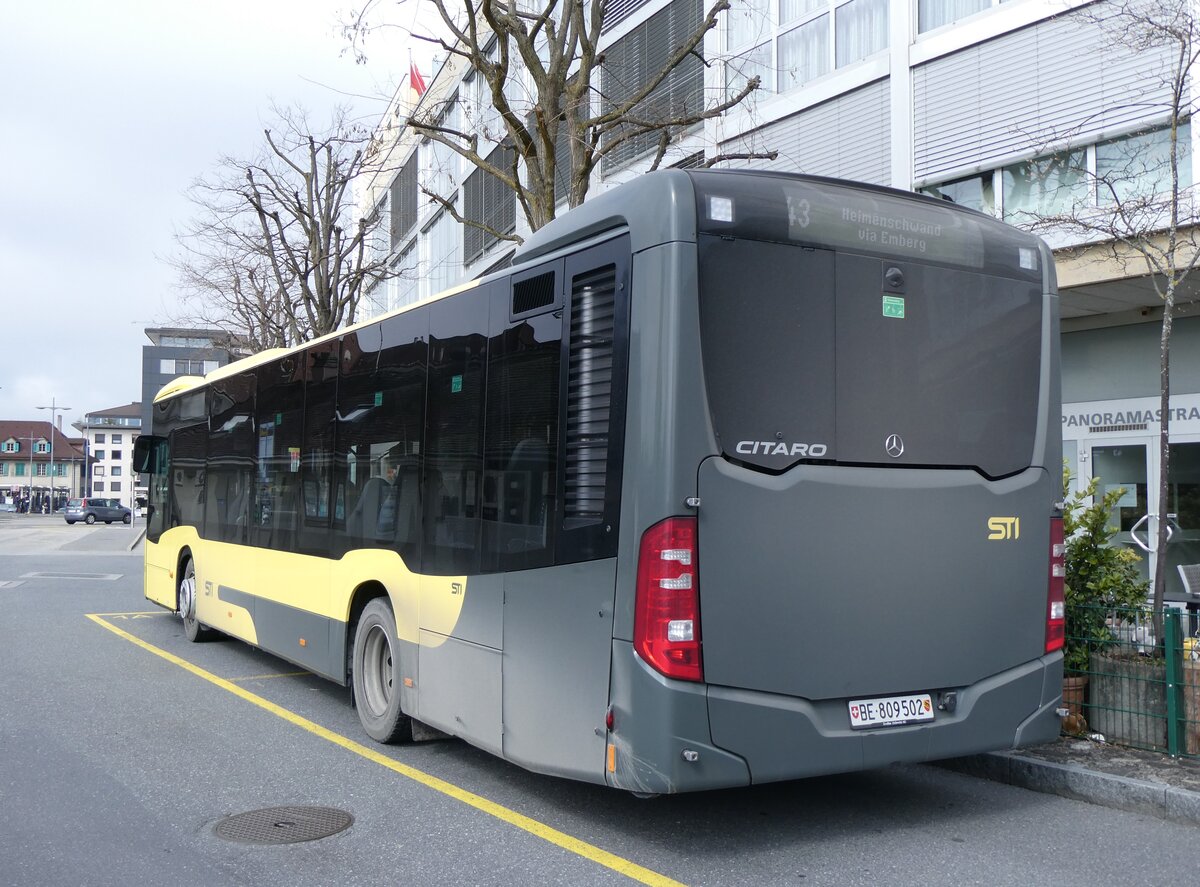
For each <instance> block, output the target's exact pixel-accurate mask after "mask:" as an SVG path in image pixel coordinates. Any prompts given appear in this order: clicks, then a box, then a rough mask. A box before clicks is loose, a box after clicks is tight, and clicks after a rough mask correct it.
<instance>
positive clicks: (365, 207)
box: [360, 0, 1200, 591]
mask: <svg viewBox="0 0 1200 887" xmlns="http://www.w3.org/2000/svg"><path fill="white" fill-rule="evenodd" d="M1181 3H1182V4H1183V7H1181V8H1186V9H1187V10H1188V11H1190V13H1191V14H1192V15H1193V16H1197V17H1200V5H1198V4H1197V2H1196V0H1181ZM706 8H707V7H706V6H705V5H704V4H702V3H701V2H700V0H648V2H639V0H617V2H612V3H610V4H609V8H608V10H607V13H606V20H605V25H604V30H603V36H602V40H601V44H600V46H601V49H602V50H603V52H604V54H605V56H606V58H607V59H608V61H607V62H606V63H605V65H604V68H603V70H602V71H601V74H600V76H599V82H598V83H597V86H598V87H599V92H600V93H601V94H603V95H605V96H610V97H611V96H619V95H621V94H623V92H624V93H626V94H627V93H628V92H629V91H630V90H632V89H635V88H637V87H638V86H640V85H641V83H642V82H645V80H644V78H647V77H649V76H651V75H652V74H653V73H654V72H655V71H657V70H658V69H659V68H660V67H661V65H662V63H663V62H664V61H665V60H666V58H667V56H668V54H669V53H670V51H671V50H672V48H673V44H674V42H676V41H677V39H678V37H679V35H682V34H685V33H688V31H689V30H691V29H692V28H694V27H695V26H696V25H698V24H699V22H700V21H701V19H702V16H703V15H704V13H705V11H706ZM1115 8H1116V5H1115V4H1112V3H1109V2H1107V0H1101V2H1092V0H1061V2H1048V0H733V5H732V8H731V9H730V10H729V12H728V13H727V14H726V15H725V16H724V22H723V23H722V25H721V26H720V27H719V28H717V29H715V30H713V31H711V32H709V34H708V35H707V37H706V39H705V43H704V56H705V63H700V62H699V60H697V62H696V63H695V64H692V63H689V64H687V65H683V66H681V67H680V68H678V69H676V72H675V73H673V74H672V75H671V76H670V77H669V78H668V80H667V81H666V83H665V85H664V87H663V89H664V90H669V91H670V92H671V94H672V95H673V96H680V97H682V99H681V100H682V101H683V102H684V103H685V104H689V103H690V105H691V106H695V105H696V104H697V103H700V102H709V103H711V102H713V101H716V100H719V99H720V98H722V97H725V96H729V95H732V94H735V93H736V91H737V90H738V89H740V88H741V86H742V85H743V84H744V83H745V82H746V81H747V80H748V79H749V78H750V77H754V76H758V77H760V78H761V83H762V87H761V88H760V89H759V90H758V91H756V92H755V93H753V94H752V95H751V97H750V99H749V100H748V101H746V102H744V103H743V104H742V105H740V106H738V107H737V108H735V109H734V110H732V111H730V112H728V113H727V114H725V115H724V116H723V117H720V118H716V119H712V120H708V121H706V122H704V123H702V124H699V125H697V126H695V127H693V128H692V129H691V130H690V131H689V132H688V133H687V134H685V135H684V136H683V137H682V138H680V139H679V140H677V141H676V142H674V143H673V144H672V145H671V146H670V147H669V149H668V150H667V152H666V154H665V156H664V158H663V162H662V164H661V165H662V166H670V165H676V166H686V165H699V164H703V163H705V162H707V161H708V160H710V159H712V158H714V157H717V156H722V155H730V154H736V155H765V154H767V153H768V152H772V153H773V154H774V159H770V160H768V159H765V158H763V157H761V156H759V157H752V158H751V159H745V160H742V161H739V165H741V166H744V167H750V168H761V169H770V170H783V171H793V172H802V173H808V174H813V175H822V176H832V177H838V178H848V179H855V180H859V181H864V182H870V183H873V184H879V185H887V186H891V187H894V188H899V189H903V190H916V191H922V192H924V193H927V194H930V195H932V196H936V197H940V198H943V199H947V200H953V201H954V202H957V203H960V204H965V205H967V206H970V207H972V208H974V209H977V210H979V211H981V212H985V213H989V214H992V215H994V216H997V217H999V218H1002V219H1005V220H1006V221H1009V222H1011V223H1013V224H1017V225H1025V226H1029V225H1031V224H1034V223H1035V222H1036V221H1037V220H1038V219H1044V218H1045V217H1047V216H1053V215H1056V214H1059V213H1069V212H1077V213H1080V214H1082V215H1084V216H1087V215H1088V214H1093V215H1094V214H1098V213H1103V212H1105V211H1106V210H1107V209H1109V208H1110V207H1111V206H1112V205H1113V203H1114V202H1115V201H1116V200H1118V199H1121V198H1122V197H1128V196H1130V195H1131V194H1132V195H1136V194H1137V193H1140V192H1139V191H1138V190H1137V189H1142V190H1145V191H1148V192H1154V191H1156V190H1161V189H1163V188H1166V187H1168V183H1169V178H1167V176H1166V175H1165V169H1166V167H1165V163H1164V158H1165V156H1166V155H1165V148H1166V145H1167V140H1168V138H1169V134H1170V129H1169V124H1170V123H1171V120H1172V115H1171V114H1170V113H1169V110H1168V106H1169V100H1170V83H1169V79H1170V78H1169V76H1168V75H1169V73H1170V69H1171V67H1172V65H1173V63H1174V59H1173V57H1172V54H1171V50H1170V48H1169V47H1166V46H1163V47H1159V48H1154V47H1146V46H1142V47H1140V48H1136V47H1135V44H1134V42H1133V41H1129V40H1125V39H1122V38H1123V37H1124V36H1125V35H1122V34H1120V33H1118V32H1115V31H1114V28H1113V27H1112V26H1111V23H1107V24H1106V22H1105V21H1104V19H1105V18H1106V17H1108V16H1111V14H1112V12H1113V10H1114V9H1115ZM481 81H482V78H481V77H477V76H473V75H472V72H471V71H470V70H468V69H466V68H464V66H463V65H462V62H461V60H459V59H457V58H454V57H451V58H450V60H449V61H447V62H446V63H445V64H444V65H442V67H441V69H440V70H439V71H438V72H437V73H436V75H435V76H434V78H433V79H432V81H431V83H430V85H429V89H428V90H427V91H426V92H425V93H424V95H423V96H421V97H420V99H419V102H418V104H417V105H416V107H415V113H418V114H431V113H432V114H436V115H437V119H438V120H439V121H441V122H442V124H443V125H444V126H445V127H446V128H448V129H457V130H465V131H471V132H474V133H476V134H478V135H479V137H480V145H479V149H478V151H479V154H480V155H482V156H488V157H491V158H493V159H497V160H498V159H500V158H501V157H502V156H503V152H504V151H505V150H507V149H506V148H505V146H504V145H503V144H502V141H501V136H502V133H503V128H502V127H501V126H500V125H499V121H498V119H495V114H494V111H493V112H491V114H490V116H489V106H490V102H489V100H488V95H487V93H486V90H485V89H483V88H482V82H481ZM513 86H514V96H515V95H517V94H519V93H520V92H521V90H522V88H524V89H528V86H529V84H528V83H525V82H523V81H522V80H521V77H520V74H518V76H517V78H516V79H515V81H514V84H513ZM1195 90H1196V84H1194V83H1191V84H1188V87H1187V90H1186V93H1187V94H1186V95H1185V105H1186V107H1187V108H1188V109H1190V108H1192V107H1193V106H1194V104H1195V98H1196V96H1195V95H1194V92H1195ZM410 113H414V107H413V105H412V100H411V99H410V97H409V93H408V92H407V91H403V90H402V91H400V92H398V93H397V95H396V97H395V98H394V99H393V102H392V105H391V107H389V109H388V111H387V113H386V114H385V117H384V118H383V120H382V121H381V122H380V124H379V126H378V128H377V130H376V137H377V142H378V146H379V147H378V151H377V156H376V159H375V162H376V166H377V172H376V174H375V175H374V178H373V179H372V180H371V181H370V182H369V184H368V185H367V186H366V187H365V188H364V189H363V190H362V193H361V197H360V202H361V206H360V208H361V210H362V212H363V214H364V216H373V217H376V218H378V219H379V220H380V221H381V225H380V227H379V234H378V235H377V236H376V238H375V242H374V249H375V250H377V251H378V252H379V254H380V255H384V256H387V257H388V259H389V260H390V262H391V266H392V268H393V269H394V270H395V272H396V274H395V276H394V277H393V278H392V279H390V280H389V281H387V282H386V283H385V284H382V285H380V286H378V287H377V288H376V289H375V290H374V291H373V292H372V293H371V294H370V295H369V302H370V306H369V309H368V310H369V311H371V310H373V311H375V312H382V311H386V310H392V309H395V308H397V307H401V306H403V305H405V304H408V303H411V302H413V301H416V300H419V299H422V298H425V297H428V296H430V295H432V294H433V293H435V292H437V291H439V290H440V289H442V288H444V287H446V286H450V285H454V284H456V283H459V282H461V281H463V280H467V279H470V278H473V277H476V276H478V275H480V274H482V273H484V272H485V271H487V270H488V269H489V268H491V267H493V266H495V265H496V264H498V263H503V262H505V261H506V259H507V258H508V257H509V256H510V255H511V253H512V250H513V244H512V243H511V242H509V241H506V240H503V239H501V238H498V237H496V236H494V235H487V234H483V233H482V232H480V231H479V230H478V229H476V228H470V227H464V226H462V225H459V224H458V223H456V222H455V221H454V219H453V218H452V216H451V214H450V213H449V212H448V211H447V210H446V209H444V208H443V207H442V205H441V204H439V203H437V202H435V201H431V200H428V199H427V198H424V197H423V196H422V195H423V192H424V190H430V189H431V190H434V191H435V192H436V193H438V194H439V195H441V196H442V197H443V198H444V199H445V200H447V201H449V202H450V203H452V204H454V206H455V207H456V208H457V209H458V210H459V212H460V213H461V214H462V215H464V216H466V217H468V218H476V219H482V220H484V221H486V222H487V223H488V224H489V225H491V227H492V228H493V229H495V230H496V231H499V232H505V231H511V232H514V233H516V234H517V235H523V234H525V233H528V232H527V225H526V224H525V222H524V220H523V218H522V217H521V214H520V212H519V211H518V209H517V207H516V204H515V200H514V198H513V196H512V194H511V192H510V191H507V190H505V189H503V188H499V189H497V188H495V187H487V185H488V184H489V183H488V182H487V181H486V180H485V178H484V175H483V174H482V173H481V172H480V171H478V170H477V169H475V168H474V167H473V166H471V165H470V164H468V163H466V162H465V161H463V160H462V159H460V158H459V157H458V155H457V154H455V153H454V152H453V151H451V150H450V149H448V148H445V147H444V146H442V145H439V144H438V143H436V142H433V141H429V140H422V138H421V137H420V135H419V134H418V133H416V132H415V131H413V130H411V129H409V128H406V127H405V126H404V125H403V120H404V119H405V118H406V116H407V115H408V114H410ZM1187 116H1188V115H1187V114H1185V115H1183V117H1182V118H1181V120H1182V126H1181V127H1180V128H1179V130H1178V136H1179V139H1180V145H1181V152H1180V163H1179V169H1178V173H1179V185H1180V188H1181V189H1183V191H1184V193H1185V195H1190V194H1191V192H1192V190H1193V187H1194V185H1195V183H1196V179H1195V176H1196V170H1195V165H1194V164H1193V162H1192V158H1193V157H1195V156H1196V149H1197V148H1200V132H1197V130H1198V129H1200V127H1192V126H1191V125H1190V123H1189V122H1188V120H1187ZM656 147H657V140H656V138H654V137H650V138H648V139H644V140H641V141H639V140H637V139H634V140H631V141H630V142H629V143H627V144H626V145H625V146H624V147H623V148H622V149H621V150H620V151H617V152H614V153H613V154H611V155H609V156H608V157H606V159H605V160H604V162H603V163H602V164H601V165H600V167H599V169H598V171H597V173H596V175H595V176H594V177H593V179H592V182H591V190H590V192H589V195H595V194H597V193H600V192H602V191H604V190H605V189H607V188H610V187H613V186H615V185H617V184H620V183H623V182H626V181H630V180H632V179H634V178H636V177H637V176H638V175H641V174H642V173H643V172H645V171H646V169H647V168H648V167H649V165H650V163H651V159H652V158H653V156H654V153H655V149H656ZM1122 165H1124V166H1122ZM1122 168H1123V169H1134V170H1137V174H1136V175H1134V176H1132V177H1131V179H1130V180H1128V181H1126V182H1125V183H1124V184H1121V180H1120V177H1119V176H1114V175H1113V173H1115V172H1119V171H1120V170H1121V169H1122ZM1112 181H1116V182H1117V183H1118V184H1117V185H1116V186H1114V188H1113V189H1112V191H1111V192H1109V193H1106V191H1105V189H1104V188H1103V187H1102V186H1100V184H1098V183H1104V182H1112ZM1122 189H1124V190H1122ZM1189 201H1190V197H1189ZM1189 201H1185V209H1186V208H1187V207H1190V206H1191V205H1192V204H1191V203H1190V202H1189ZM564 210H565V206H561V207H560V212H561V211H564ZM1195 222H1196V218H1195V214H1194V213H1193V215H1192V216H1191V217H1190V218H1189V217H1185V219H1184V223H1185V228H1186V227H1187V226H1188V225H1194V224H1195ZM1039 230H1040V231H1041V233H1043V236H1045V237H1046V238H1047V240H1048V241H1049V243H1050V244H1051V246H1052V247H1053V248H1054V249H1055V250H1056V256H1057V259H1058V277H1059V290H1060V296H1061V298H1060V312H1061V327H1062V364H1063V366H1062V386H1063V390H1062V399H1063V403H1064V407H1063V417H1062V435H1063V444H1064V456H1065V460H1066V462H1067V465H1068V466H1069V468H1070V469H1071V471H1072V473H1073V474H1074V475H1075V476H1076V477H1077V478H1078V479H1079V481H1081V482H1086V481H1087V480H1088V479H1089V478H1091V477H1093V476H1096V477H1099V478H1101V483H1102V486H1103V487H1111V486H1120V487H1122V488H1124V489H1125V490H1126V493H1125V497H1124V499H1123V500H1122V502H1121V505H1120V507H1119V509H1118V514H1115V515H1114V520H1115V521H1116V522H1117V523H1118V524H1119V526H1120V527H1121V535H1120V537H1119V538H1120V539H1121V541H1123V542H1124V543H1125V544H1129V545H1138V546H1139V547H1141V546H1142V545H1144V543H1145V542H1146V541H1147V540H1148V538H1149V535H1150V534H1149V533H1148V532H1147V530H1148V529H1151V528H1152V527H1153V526H1154V520H1155V519H1154V518H1153V517H1149V518H1148V517H1147V516H1152V515H1154V514H1156V513H1157V509H1158V479H1159V475H1160V470H1161V466H1160V464H1159V462H1160V460H1159V455H1158V446H1157V440H1158V434H1159V429H1160V425H1159V416H1158V412H1157V410H1158V396H1159V390H1160V377H1159V335H1160V327H1161V324H1160V321H1161V317H1162V310H1161V306H1162V302H1161V299H1160V297H1159V296H1158V294H1157V292H1156V291H1155V288H1154V286H1153V285H1152V282H1151V280H1150V278H1149V277H1147V276H1146V274H1145V266H1144V265H1143V264H1140V263H1136V262H1131V263H1122V262H1120V261H1114V260H1113V259H1112V258H1111V256H1109V254H1108V251H1107V250H1105V249H1104V245H1103V244H1097V243H1096V240H1097V238H1096V237H1095V236H1088V235H1081V234H1072V233H1071V232H1070V230H1068V229H1066V228H1062V227H1059V228H1050V229H1045V228H1039ZM1196 284H1200V278H1198V279H1197V281H1196ZM1197 299H1200V286H1198V285H1195V284H1194V285H1191V286H1189V287H1187V288H1186V289H1185V290H1184V291H1183V292H1182V293H1181V294H1180V304H1179V307H1178V311H1177V319H1176V321H1175V326H1174V343H1173V346H1172V350H1171V353H1172V377H1171V379H1172V381H1171V390H1172V393H1173V400H1172V406H1171V426H1170V427H1171V441H1172V448H1171V456H1170V460H1169V471H1168V474H1169V477H1168V481H1169V488H1170V490H1171V494H1170V495H1171V496H1172V501H1171V503H1170V510H1171V511H1172V512H1173V513H1174V514H1176V515H1177V517H1176V518H1175V526H1174V527H1173V536H1172V543H1171V545H1170V546H1169V547H1168V550H1167V551H1166V552H1165V553H1163V554H1162V556H1163V557H1166V558H1167V560H1168V565H1169V567H1170V570H1169V577H1170V578H1169V583H1170V584H1169V587H1168V590H1169V591H1178V590H1179V581H1178V578H1177V577H1176V576H1175V571H1174V565H1175V564H1177V563H1196V562H1200V347H1197V346H1200V310H1198V308H1197V304H1200V303H1198V302H1197ZM1158 556H1159V555H1158V554H1157V553H1149V552H1148V553H1145V555H1144V560H1143V562H1142V567H1143V569H1146V570H1149V569H1152V567H1153V563H1154V560H1155V558H1156V557H1158Z"/></svg>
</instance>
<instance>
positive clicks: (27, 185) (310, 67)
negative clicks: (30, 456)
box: [0, 0, 431, 428]
mask: <svg viewBox="0 0 1200 887" xmlns="http://www.w3.org/2000/svg"><path fill="white" fill-rule="evenodd" d="M348 7H349V3H347V2H345V0H325V2H321V0H169V2H162V0H158V2H136V0H103V2H96V0H71V2H64V0H42V2H38V0H0V308H2V309H3V310H2V314H0V317H2V318H3V319H2V321H0V330H2V331H3V342H2V344H0V419H47V420H48V419H49V417H50V413H49V411H39V410H38V409H37V407H38V406H42V405H49V404H50V403H51V399H52V398H55V399H57V403H58V404H61V405H65V406H68V407H70V408H71V409H70V410H69V411H67V413H66V414H65V415H66V420H65V421H64V423H63V427H64V428H66V427H67V426H68V425H69V423H70V422H73V421H76V420H78V419H80V418H82V416H83V414H84V413H86V412H94V411H96V410H102V409H107V408H109V407H113V406H118V405H121V404H126V403H130V402H131V401H135V400H138V399H139V398H140V397H141V375H140V374H141V349H142V346H143V345H145V344H148V340H147V339H146V337H145V334H144V333H143V329H144V328H145V327H147V326H155V325H161V324H166V323H168V322H169V320H170V319H171V316H172V311H173V310H174V306H175V294H174V284H175V280H174V272H173V271H172V270H171V269H170V268H169V267H168V266H167V265H166V264H165V263H164V261H163V258H164V257H166V256H168V255H170V254H171V252H172V250H173V248H174V243H173V239H172V236H173V234H174V232H176V231H177V230H180V229H182V228H183V226H184V223H185V222H186V221H187V219H188V218H189V217H190V215H191V208H190V205H189V204H188V202H187V201H186V199H185V197H184V192H185V191H186V189H187V187H188V185H189V184H190V183H191V182H192V181H193V180H194V179H195V178H196V177H197V176H200V175H202V174H204V173H206V172H208V171H209V170H211V169H212V168H213V166H214V164H215V163H216V161H217V160H218V158H219V157H220V156H221V155H225V154H228V155H233V156H236V157H247V156H251V155H252V154H254V153H255V151H256V149H257V148H258V146H259V145H261V143H262V130H263V126H264V124H265V123H267V122H269V119H270V107H271V104H272V102H274V103H275V104H279V105H291V104H296V103H300V104H302V105H303V106H304V107H306V108H307V109H308V110H309V111H310V112H311V114H312V119H313V120H314V121H322V120H324V119H327V111H328V110H329V109H330V108H332V106H333V105H335V104H337V103H339V102H344V101H347V95H343V93H346V94H349V95H350V97H351V98H352V100H353V104H354V109H355V113H356V114H357V115H359V116H360V117H361V118H362V119H363V120H364V121H365V122H367V123H371V124H373V123H374V121H375V120H376V119H377V118H378V117H379V116H380V115H381V114H382V113H383V111H384V109H385V107H386V96H390V94H391V92H392V90H393V88H394V85H395V83H396V81H397V80H398V78H400V77H402V76H403V75H404V74H406V73H407V70H408V54H407V53H408V50H407V48H406V47H407V43H406V42H405V41H404V39H403V37H402V35H400V34H398V33H393V34H392V35H391V36H390V37H389V38H387V40H384V39H383V38H376V39H375V40H373V41H372V42H371V43H368V50H369V51H370V61H369V63H368V64H367V65H365V66H363V65H356V64H355V63H354V61H353V58H352V55H351V54H350V53H348V52H344V50H346V48H347V44H346V41H345V40H344V39H343V38H342V36H341V33H340V27H339V22H340V21H341V20H342V18H343V16H344V11H345V10H346V9H347V8H348ZM413 51H414V52H415V53H421V52H423V51H424V52H426V54H428V51H427V50H425V49H424V47H423V45H418V46H414V47H413ZM418 60H419V61H420V59H418ZM429 67H430V66H429V64H428V63H423V64H422V69H423V70H424V72H425V76H426V79H427V80H428V79H429V77H430V73H431V72H430V71H429Z"/></svg>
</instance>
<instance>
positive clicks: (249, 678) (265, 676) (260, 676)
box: [229, 671, 312, 684]
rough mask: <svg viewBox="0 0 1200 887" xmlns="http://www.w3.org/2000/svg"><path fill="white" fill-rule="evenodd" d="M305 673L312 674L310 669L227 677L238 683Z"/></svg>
mask: <svg viewBox="0 0 1200 887" xmlns="http://www.w3.org/2000/svg"><path fill="white" fill-rule="evenodd" d="M306 674H312V672H311V671H285V672H283V673H281V674H252V675H247V676H246V677H244V678H229V680H230V681H231V682H232V683H234V684H240V683H242V682H243V681H265V680H268V679H270V678H299V677H303V676H304V675H306Z"/></svg>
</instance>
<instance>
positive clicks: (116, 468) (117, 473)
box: [108, 465, 121, 477]
mask: <svg viewBox="0 0 1200 887" xmlns="http://www.w3.org/2000/svg"><path fill="white" fill-rule="evenodd" d="M108 476H109V477H120V476H121V466H120V465H114V466H113V467H112V470H111V471H109V472H108Z"/></svg>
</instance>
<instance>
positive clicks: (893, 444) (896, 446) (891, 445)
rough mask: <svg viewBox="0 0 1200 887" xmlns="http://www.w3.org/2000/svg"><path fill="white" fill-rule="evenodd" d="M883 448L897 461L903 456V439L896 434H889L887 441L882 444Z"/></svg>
mask: <svg viewBox="0 0 1200 887" xmlns="http://www.w3.org/2000/svg"><path fill="white" fill-rule="evenodd" d="M883 448H884V449H885V450H887V454H888V455H889V456H891V457H892V458H893V459H899V458H900V457H901V456H902V455H904V439H903V438H902V437H900V435H898V434H889V435H888V438H887V440H885V441H884V442H883Z"/></svg>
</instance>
